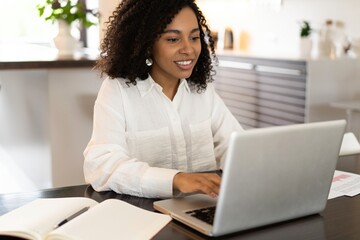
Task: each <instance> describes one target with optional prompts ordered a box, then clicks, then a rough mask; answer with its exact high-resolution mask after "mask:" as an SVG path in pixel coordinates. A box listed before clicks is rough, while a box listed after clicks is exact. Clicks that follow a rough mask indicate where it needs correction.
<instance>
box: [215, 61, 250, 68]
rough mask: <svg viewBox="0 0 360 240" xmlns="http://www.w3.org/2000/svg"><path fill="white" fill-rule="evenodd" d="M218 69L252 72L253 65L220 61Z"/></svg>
mask: <svg viewBox="0 0 360 240" xmlns="http://www.w3.org/2000/svg"><path fill="white" fill-rule="evenodd" d="M219 67H228V68H236V69H242V70H253V69H254V65H253V64H251V63H242V62H234V61H226V60H220V61H219Z"/></svg>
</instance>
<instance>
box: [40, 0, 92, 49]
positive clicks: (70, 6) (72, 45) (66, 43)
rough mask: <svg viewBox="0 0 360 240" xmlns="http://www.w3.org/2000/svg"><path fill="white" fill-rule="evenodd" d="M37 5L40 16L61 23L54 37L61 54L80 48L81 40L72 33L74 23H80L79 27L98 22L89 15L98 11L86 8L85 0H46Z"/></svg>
mask: <svg viewBox="0 0 360 240" xmlns="http://www.w3.org/2000/svg"><path fill="white" fill-rule="evenodd" d="M36 7H37V9H38V11H39V16H40V17H42V18H44V19H45V20H46V21H51V22H52V23H55V22H57V23H58V25H59V33H58V35H57V36H56V37H55V38H54V43H55V46H56V47H57V48H58V50H59V55H72V54H73V52H74V51H75V50H76V48H78V45H79V41H78V40H76V39H75V38H74V37H73V36H72V35H71V26H72V25H73V23H78V24H79V25H78V27H79V28H80V27H84V28H87V27H90V26H92V25H95V24H96V22H95V21H92V20H91V18H90V19H89V16H88V15H89V14H90V15H92V16H96V17H97V15H98V13H97V12H96V11H94V10H89V9H86V6H85V4H84V1H81V0H45V1H44V3H42V4H38V5H37V6H36Z"/></svg>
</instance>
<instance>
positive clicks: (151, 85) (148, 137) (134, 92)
mask: <svg viewBox="0 0 360 240" xmlns="http://www.w3.org/2000/svg"><path fill="white" fill-rule="evenodd" d="M241 130H242V127H241V126H240V124H239V123H238V121H237V120H236V119H235V118H234V117H233V115H232V114H231V113H230V111H229V110H228V109H227V108H226V106H225V104H224V103H223V101H222V100H221V99H220V97H219V96H218V95H217V94H216V93H215V90H214V87H213V85H212V84H211V83H210V84H208V87H207V89H206V91H205V92H202V93H197V92H196V89H195V90H193V89H191V88H190V87H189V85H188V84H187V81H186V80H185V79H182V80H181V82H180V85H179V88H178V90H177V93H176V95H175V97H174V99H173V101H171V100H170V99H169V98H168V97H166V96H165V94H164V93H163V92H162V88H161V86H160V85H159V84H157V83H156V82H155V81H154V80H153V79H152V78H151V77H150V76H149V78H148V79H146V80H144V81H141V80H139V81H137V85H136V86H134V85H132V84H126V80H125V79H109V78H108V79H105V80H104V82H103V83H102V86H101V88H100V91H99V93H98V96H97V100H96V102H95V107H94V123H93V133H92V137H91V140H90V142H89V143H88V146H87V147H86V149H85V151H84V156H85V161H84V174H85V180H86V182H87V183H90V184H91V185H92V186H93V188H94V189H95V190H96V191H105V190H113V191H115V192H118V193H124V194H130V195H135V196H142V197H149V198H158V197H160V198H167V197H172V196H173V187H172V182H173V177H174V176H175V174H177V173H178V172H179V171H183V172H200V171H210V170H216V169H219V168H221V166H222V164H223V160H224V158H225V153H226V149H227V144H228V139H229V136H230V134H231V132H233V131H241Z"/></svg>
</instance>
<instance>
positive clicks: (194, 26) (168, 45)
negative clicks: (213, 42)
mask: <svg viewBox="0 0 360 240" xmlns="http://www.w3.org/2000/svg"><path fill="white" fill-rule="evenodd" d="M200 52H201V42H200V30H199V25H198V22H197V19H196V16H195V13H194V12H193V10H192V9H191V8H189V7H185V8H183V9H182V10H181V11H180V12H179V13H178V14H177V15H175V17H174V18H173V20H172V22H171V23H170V24H169V25H167V27H166V28H165V30H164V32H163V33H162V34H161V35H160V37H159V38H158V39H157V40H156V41H155V43H154V46H153V53H152V56H153V61H154V63H153V65H152V68H151V70H150V74H151V76H152V78H153V79H154V80H155V81H157V82H162V83H163V82H166V81H169V80H170V81H177V80H179V79H181V78H188V77H190V75H191V73H192V70H193V68H194V66H195V64H196V62H197V60H198V57H199V54H200Z"/></svg>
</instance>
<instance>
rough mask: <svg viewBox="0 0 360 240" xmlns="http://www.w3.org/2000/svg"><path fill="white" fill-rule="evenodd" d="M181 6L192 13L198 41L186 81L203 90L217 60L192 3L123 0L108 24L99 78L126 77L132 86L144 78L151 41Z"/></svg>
mask: <svg viewBox="0 0 360 240" xmlns="http://www.w3.org/2000/svg"><path fill="white" fill-rule="evenodd" d="M184 7H190V8H191V9H192V10H193V11H194V13H195V15H196V18H197V21H198V24H199V29H200V41H201V52H200V55H199V58H198V61H197V63H196V65H195V67H194V69H193V71H192V74H191V76H190V77H189V78H187V81H188V83H189V84H190V85H192V86H195V87H196V88H197V91H198V92H201V91H202V90H204V89H206V87H207V83H208V82H211V81H213V75H214V74H215V71H214V70H213V66H212V61H213V60H215V61H216V60H217V58H216V55H215V50H214V41H213V39H212V37H211V34H210V33H211V31H210V29H209V27H208V25H207V23H206V19H205V17H204V15H203V14H202V12H201V11H200V9H199V8H198V6H197V5H196V3H195V0H123V1H122V2H121V3H120V4H119V6H118V7H117V8H116V9H115V11H114V12H113V14H112V16H110V18H109V20H108V22H107V29H106V35H105V37H104V39H103V41H102V43H101V54H100V58H99V60H98V61H97V64H96V68H97V69H98V70H100V72H101V75H102V74H104V73H105V74H107V75H108V76H109V77H110V78H126V79H128V80H129V82H128V83H132V84H134V85H136V81H137V79H141V80H144V79H146V78H147V77H148V74H149V71H150V67H149V66H147V65H146V64H145V60H146V59H147V58H149V57H151V52H152V47H153V45H154V42H155V41H156V39H157V38H158V37H159V36H160V35H161V34H162V33H163V32H164V30H165V28H166V26H167V25H168V24H170V23H171V21H172V19H173V18H174V16H175V15H176V14H177V13H179V12H180V10H181V9H183V8H184Z"/></svg>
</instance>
